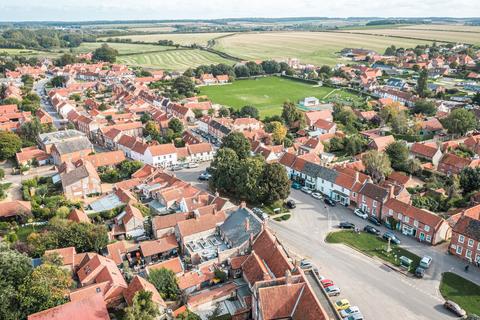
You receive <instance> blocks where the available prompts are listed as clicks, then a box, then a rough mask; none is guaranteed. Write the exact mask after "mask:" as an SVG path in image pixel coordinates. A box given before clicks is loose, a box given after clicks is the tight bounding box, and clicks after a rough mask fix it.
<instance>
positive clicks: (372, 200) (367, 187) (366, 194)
mask: <svg viewBox="0 0 480 320" xmlns="http://www.w3.org/2000/svg"><path fill="white" fill-rule="evenodd" d="M391 197H393V188H389V189H387V188H382V187H380V186H378V185H376V184H373V183H372V182H366V183H365V184H364V185H363V186H362V187H361V188H360V190H359V191H358V195H357V201H356V203H357V208H360V209H362V211H364V212H366V213H367V214H369V215H372V216H375V217H377V218H379V219H380V216H381V213H382V209H383V205H384V204H385V202H386V201H387V200H388V199H389V198H391Z"/></svg>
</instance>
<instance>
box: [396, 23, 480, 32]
mask: <svg viewBox="0 0 480 320" xmlns="http://www.w3.org/2000/svg"><path fill="white" fill-rule="evenodd" d="M401 28H402V29H417V30H440V31H464V32H480V26H462V25H453V24H415V25H408V26H403V27H401Z"/></svg>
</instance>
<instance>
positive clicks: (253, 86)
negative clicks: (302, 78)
mask: <svg viewBox="0 0 480 320" xmlns="http://www.w3.org/2000/svg"><path fill="white" fill-rule="evenodd" d="M200 95H207V96H208V98H209V99H210V100H211V101H212V102H213V103H218V104H221V105H225V106H228V107H233V108H236V109H240V108H241V107H243V106H246V105H251V106H254V107H257V108H258V110H259V111H260V116H261V117H265V116H271V115H275V114H280V113H281V112H282V106H283V103H284V102H286V101H290V102H293V103H297V102H298V101H299V100H301V99H303V98H305V97H312V96H313V97H317V98H318V99H319V100H323V99H326V98H334V97H335V96H339V97H340V98H343V99H352V100H359V98H358V97H357V96H355V95H353V94H350V93H347V92H345V91H341V90H337V89H332V88H327V87H315V86H312V85H310V84H306V83H303V82H298V81H293V80H289V79H285V78H279V77H268V78H258V79H255V80H237V81H235V82H233V83H232V84H227V85H221V86H205V87H201V88H200Z"/></svg>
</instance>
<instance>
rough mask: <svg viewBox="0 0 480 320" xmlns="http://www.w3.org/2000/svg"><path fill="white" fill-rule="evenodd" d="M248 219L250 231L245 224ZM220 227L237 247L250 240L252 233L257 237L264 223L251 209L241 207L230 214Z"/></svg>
mask: <svg viewBox="0 0 480 320" xmlns="http://www.w3.org/2000/svg"><path fill="white" fill-rule="evenodd" d="M247 219H248V224H249V226H248V231H247V230H246V225H245V224H246V220H247ZM219 229H220V230H221V231H222V232H223V233H224V234H225V236H226V238H227V240H228V241H229V242H231V243H232V245H233V247H237V246H239V245H241V244H242V243H245V242H246V241H248V239H249V238H250V235H253V236H254V237H256V236H257V234H259V233H260V231H261V229H262V223H261V222H260V221H259V219H258V218H257V217H255V216H254V215H253V214H252V213H250V211H249V210H247V209H245V208H239V209H238V210H236V211H235V212H232V213H231V214H230V215H229V216H228V218H227V219H226V220H225V222H224V223H223V224H222V225H221V226H220V227H219Z"/></svg>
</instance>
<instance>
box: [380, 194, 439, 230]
mask: <svg viewBox="0 0 480 320" xmlns="http://www.w3.org/2000/svg"><path fill="white" fill-rule="evenodd" d="M385 208H388V209H392V210H393V211H394V212H395V213H401V214H402V215H404V216H408V217H410V218H411V219H414V220H417V221H419V222H421V223H423V224H426V225H428V226H430V227H431V228H435V229H436V228H437V227H438V226H439V225H440V224H441V223H442V222H443V221H444V220H443V219H442V217H440V216H438V215H436V214H435V213H433V212H430V211H427V210H424V209H419V208H417V207H414V206H412V205H410V204H408V203H405V202H402V201H400V200H397V199H395V198H390V199H388V200H387V202H386V203H385Z"/></svg>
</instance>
